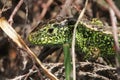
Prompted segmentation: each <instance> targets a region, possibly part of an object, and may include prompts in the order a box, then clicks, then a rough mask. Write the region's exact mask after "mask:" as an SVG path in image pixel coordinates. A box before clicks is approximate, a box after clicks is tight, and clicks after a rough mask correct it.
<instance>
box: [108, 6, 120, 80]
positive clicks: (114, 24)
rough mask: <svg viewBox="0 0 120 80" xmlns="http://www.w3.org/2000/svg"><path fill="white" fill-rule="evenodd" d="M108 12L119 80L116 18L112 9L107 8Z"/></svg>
mask: <svg viewBox="0 0 120 80" xmlns="http://www.w3.org/2000/svg"><path fill="white" fill-rule="evenodd" d="M109 12H110V18H111V23H112V31H113V38H114V43H115V49H116V66H117V71H118V80H119V79H120V58H119V57H120V47H119V41H118V34H117V33H118V29H117V26H116V24H117V20H116V16H115V14H114V11H113V10H112V8H109Z"/></svg>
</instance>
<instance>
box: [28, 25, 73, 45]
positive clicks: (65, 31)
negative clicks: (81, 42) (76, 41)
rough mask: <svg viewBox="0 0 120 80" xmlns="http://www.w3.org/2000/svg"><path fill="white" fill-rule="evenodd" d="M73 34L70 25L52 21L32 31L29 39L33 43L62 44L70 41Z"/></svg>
mask: <svg viewBox="0 0 120 80" xmlns="http://www.w3.org/2000/svg"><path fill="white" fill-rule="evenodd" d="M71 36H72V35H71V34H70V29H69V28H68V26H61V24H57V23H54V24H53V23H51V24H46V25H44V26H43V28H40V29H39V30H38V31H34V32H32V33H30V35H29V37H28V39H29V41H30V42H31V43H33V44H38V45H57V44H58V45H62V44H64V43H66V42H69V41H70V40H69V39H71V38H69V37H71Z"/></svg>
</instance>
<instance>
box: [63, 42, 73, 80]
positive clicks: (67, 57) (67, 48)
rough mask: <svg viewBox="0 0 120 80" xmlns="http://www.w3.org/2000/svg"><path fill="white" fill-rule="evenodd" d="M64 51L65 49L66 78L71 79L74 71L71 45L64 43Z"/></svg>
mask: <svg viewBox="0 0 120 80" xmlns="http://www.w3.org/2000/svg"><path fill="white" fill-rule="evenodd" d="M63 51H64V65H65V79H66V80H71V79H70V77H71V71H72V64H71V55H70V45H69V44H67V43H66V44H63Z"/></svg>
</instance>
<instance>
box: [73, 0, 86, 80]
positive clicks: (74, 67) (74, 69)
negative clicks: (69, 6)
mask: <svg viewBox="0 0 120 80" xmlns="http://www.w3.org/2000/svg"><path fill="white" fill-rule="evenodd" d="M87 4H88V0H86V2H85V7H84V8H83V10H82V11H81V13H80V15H79V17H78V20H77V22H76V23H75V26H74V31H73V37H72V62H73V80H76V66H75V35H76V29H77V26H78V24H79V21H80V20H81V19H82V17H83V15H84V13H85V10H86V7H87Z"/></svg>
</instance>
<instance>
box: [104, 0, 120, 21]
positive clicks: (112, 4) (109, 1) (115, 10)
mask: <svg viewBox="0 0 120 80" xmlns="http://www.w3.org/2000/svg"><path fill="white" fill-rule="evenodd" d="M106 2H107V3H108V4H109V5H110V7H111V8H112V9H113V11H114V12H115V14H116V15H117V17H118V18H119V19H120V10H119V9H118V8H117V7H116V5H115V4H114V2H113V0H106Z"/></svg>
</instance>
